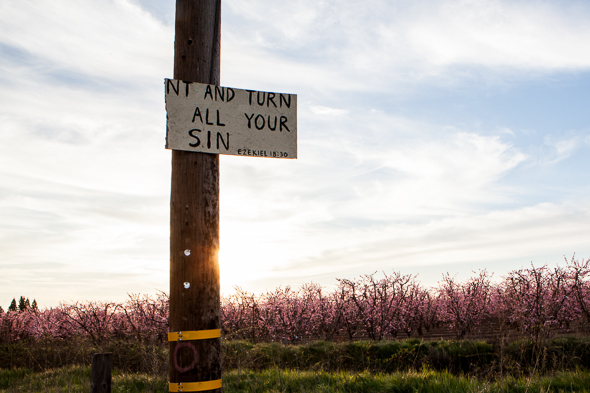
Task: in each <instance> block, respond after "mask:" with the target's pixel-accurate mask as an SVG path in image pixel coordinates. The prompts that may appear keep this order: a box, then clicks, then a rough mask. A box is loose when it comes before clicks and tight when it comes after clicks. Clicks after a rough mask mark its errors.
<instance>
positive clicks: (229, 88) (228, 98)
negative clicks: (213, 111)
mask: <svg viewBox="0 0 590 393" xmlns="http://www.w3.org/2000/svg"><path fill="white" fill-rule="evenodd" d="M229 93H231V97H230V95H229ZM235 96H236V92H235V91H234V89H232V88H231V87H228V88H227V100H226V101H225V102H230V101H231V100H233V99H234V97H235Z"/></svg>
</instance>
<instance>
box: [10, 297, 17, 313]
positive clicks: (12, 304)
mask: <svg viewBox="0 0 590 393" xmlns="http://www.w3.org/2000/svg"><path fill="white" fill-rule="evenodd" d="M8 311H16V299H12V303H10V306H8Z"/></svg>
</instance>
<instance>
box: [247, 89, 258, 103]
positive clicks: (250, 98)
mask: <svg viewBox="0 0 590 393" xmlns="http://www.w3.org/2000/svg"><path fill="white" fill-rule="evenodd" d="M246 91H247V92H248V100H249V102H250V105H252V94H254V93H256V91H255V90H246Z"/></svg>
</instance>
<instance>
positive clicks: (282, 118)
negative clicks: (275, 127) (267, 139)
mask: <svg viewBox="0 0 590 393" xmlns="http://www.w3.org/2000/svg"><path fill="white" fill-rule="evenodd" d="M283 127H285V128H286V129H287V131H289V132H291V130H289V127H287V117H286V116H281V128H280V131H283Z"/></svg>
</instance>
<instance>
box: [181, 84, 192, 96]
mask: <svg viewBox="0 0 590 393" xmlns="http://www.w3.org/2000/svg"><path fill="white" fill-rule="evenodd" d="M182 83H184V89H185V91H186V96H187V97H188V92H189V90H188V87H189V86H190V85H191V84H192V83H193V82H187V81H182Z"/></svg>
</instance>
